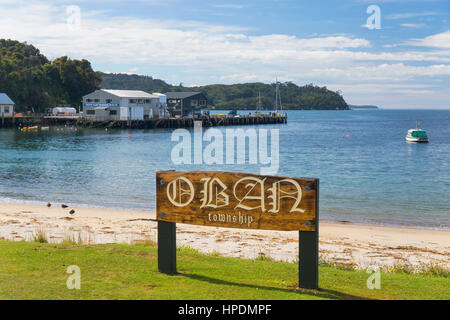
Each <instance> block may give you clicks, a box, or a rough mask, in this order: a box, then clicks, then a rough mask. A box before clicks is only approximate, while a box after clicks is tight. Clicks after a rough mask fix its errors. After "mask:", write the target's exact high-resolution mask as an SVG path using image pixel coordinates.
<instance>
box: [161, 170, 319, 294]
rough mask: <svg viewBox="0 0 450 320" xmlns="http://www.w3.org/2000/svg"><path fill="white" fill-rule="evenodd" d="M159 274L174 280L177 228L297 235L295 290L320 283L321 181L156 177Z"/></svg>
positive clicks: (171, 174)
mask: <svg viewBox="0 0 450 320" xmlns="http://www.w3.org/2000/svg"><path fill="white" fill-rule="evenodd" d="M156 199H157V202H156V213H157V220H158V269H159V271H160V272H162V273H165V274H176V272H177V269H176V223H186V224H194V225H202V226H213V227H227V228H241V229H264V230H282V231H293V230H298V231H299V287H300V288H307V289H317V288H318V282H319V271H318V270H319V237H318V232H319V230H318V227H319V180H318V179H307V178H301V179H300V178H288V177H275V176H262V175H255V174H245V173H229V172H210V171H194V172H176V171H161V172H157V173H156Z"/></svg>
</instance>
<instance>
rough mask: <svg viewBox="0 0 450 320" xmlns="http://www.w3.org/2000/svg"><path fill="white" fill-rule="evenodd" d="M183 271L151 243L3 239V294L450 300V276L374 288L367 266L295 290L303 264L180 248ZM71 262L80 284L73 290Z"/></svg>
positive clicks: (406, 277)
mask: <svg viewBox="0 0 450 320" xmlns="http://www.w3.org/2000/svg"><path fill="white" fill-rule="evenodd" d="M177 264H178V272H179V274H178V275H176V276H167V275H163V274H160V273H159V272H158V271H157V270H158V266H157V249H156V248H155V247H152V246H149V245H125V244H114V245H76V244H75V245H74V244H48V243H39V242H23V241H22V242H10V241H0V299H187V300H201V299H225V300H233V299H267V300H276V299H450V290H449V288H450V278H448V277H445V276H441V277H440V276H433V275H413V274H405V273H382V274H381V289H380V290H376V289H375V290H369V289H368V288H367V286H366V281H367V279H368V277H369V276H370V275H369V274H367V273H366V272H364V271H350V270H344V269H340V268H335V267H331V266H321V267H320V279H319V284H320V287H321V289H320V290H295V287H296V285H297V282H298V265H297V264H292V263H281V262H273V261H267V260H245V259H237V258H225V257H219V256H213V255H204V254H201V253H198V252H196V251H194V250H192V249H189V248H181V249H179V251H178V255H177ZM69 265H77V266H79V267H80V269H81V289H80V290H69V289H67V287H66V280H67V278H68V277H69V276H70V275H69V274H67V273H66V270H67V267H68V266H69Z"/></svg>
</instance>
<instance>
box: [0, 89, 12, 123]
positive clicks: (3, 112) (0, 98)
mask: <svg viewBox="0 0 450 320" xmlns="http://www.w3.org/2000/svg"><path fill="white" fill-rule="evenodd" d="M13 115H14V102H13V101H12V100H11V99H10V98H9V97H8V95H7V94H6V93H0V117H12V116H13Z"/></svg>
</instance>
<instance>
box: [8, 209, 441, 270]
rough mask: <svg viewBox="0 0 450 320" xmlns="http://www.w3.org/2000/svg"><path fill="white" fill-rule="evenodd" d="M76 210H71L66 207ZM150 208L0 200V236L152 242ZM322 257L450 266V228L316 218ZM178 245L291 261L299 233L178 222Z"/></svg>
mask: <svg viewBox="0 0 450 320" xmlns="http://www.w3.org/2000/svg"><path fill="white" fill-rule="evenodd" d="M72 209H73V210H75V213H74V214H70V213H69V211H70V210H72ZM154 219H155V212H145V211H131V210H111V209H90V208H73V207H68V208H65V209H63V208H61V205H60V204H53V205H52V206H51V207H50V208H48V207H47V206H39V205H28V204H5V203H0V239H7V240H14V241H20V240H27V241H30V240H32V239H33V237H34V236H35V235H36V234H37V233H39V232H43V233H45V235H46V236H47V238H48V241H49V242H55V243H57V242H61V241H64V240H67V239H69V238H71V239H75V240H81V241H82V242H83V243H90V244H104V243H135V242H138V241H153V242H156V241H157V228H156V227H157V226H156V222H155V221H154ZM319 235H320V254H321V259H322V260H325V261H328V262H331V263H333V262H336V263H349V264H353V265H354V266H355V267H356V268H367V267H368V266H370V265H378V266H383V267H386V268H389V267H390V266H392V265H407V266H410V267H413V268H417V269H420V268H421V267H422V266H424V265H431V264H434V265H439V266H440V267H443V268H446V269H450V231H440V230H430V229H413V228H398V227H383V226H375V225H356V224H349V223H327V222H321V223H320V229H319ZM177 245H178V246H190V247H192V248H195V249H198V250H200V251H202V252H208V253H211V252H215V253H217V254H220V255H223V256H233V257H243V258H248V259H254V258H257V257H258V256H261V255H264V256H267V257H271V258H273V259H275V260H278V261H289V262H291V261H296V260H297V257H298V232H296V231H294V232H280V231H260V230H257V231H253V230H242V229H229V228H214V227H201V226H192V225H181V224H178V225H177Z"/></svg>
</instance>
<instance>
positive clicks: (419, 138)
mask: <svg viewBox="0 0 450 320" xmlns="http://www.w3.org/2000/svg"><path fill="white" fill-rule="evenodd" d="M406 141H408V142H423V143H427V142H428V135H427V132H426V131H425V130H422V129H419V122H418V121H416V128H415V129H409V130H408V133H407V135H406Z"/></svg>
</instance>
